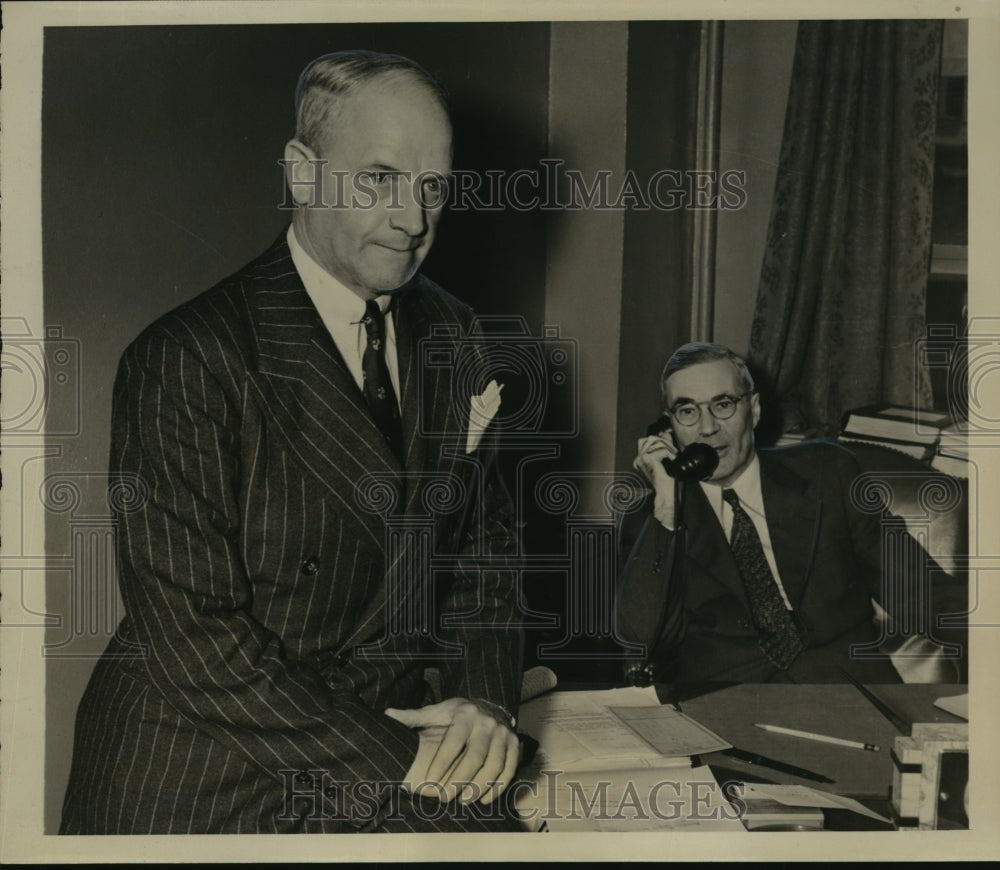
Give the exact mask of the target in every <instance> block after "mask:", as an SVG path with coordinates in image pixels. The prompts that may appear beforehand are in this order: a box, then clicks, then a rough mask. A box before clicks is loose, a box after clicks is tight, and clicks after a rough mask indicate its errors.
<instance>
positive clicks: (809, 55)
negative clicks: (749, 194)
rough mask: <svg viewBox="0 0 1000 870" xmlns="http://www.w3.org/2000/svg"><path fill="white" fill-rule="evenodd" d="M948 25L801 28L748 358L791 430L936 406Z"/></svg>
mask: <svg viewBox="0 0 1000 870" xmlns="http://www.w3.org/2000/svg"><path fill="white" fill-rule="evenodd" d="M941 36H942V22H940V21H931V20H902V21H807V22H801V23H800V24H799V29H798V36H797V42H796V50H795V58H794V64H793V72H792V84H791V89H790V93H789V100H788V109H787V112H786V116H785V128H784V138H783V142H782V150H781V158H780V165H779V168H778V177H777V182H776V186H775V196H774V202H773V205H772V210H771V220H770V227H769V233H768V241H767V248H766V252H765V256H764V263H763V267H762V271H761V279H760V285H759V289H758V297H757V305H756V310H755V314H754V321H753V326H752V331H751V338H750V354H749V356H750V359H751V362H752V363H754V364H755V366H756V367H757V368H758V369H759V370H762V371H763V373H764V374H765V375H766V376H768V377H769V378H770V379H771V380H772V387H773V388H774V389H775V390H776V392H777V394H778V397H779V398H780V400H781V404H782V408H783V413H784V417H785V421H784V423H785V429H786V430H788V429H798V430H807V431H811V432H816V433H818V434H827V435H833V434H836V432H837V430H838V428H839V423H840V419H841V415H842V414H843V412H844V411H846V410H849V409H851V408H855V407H858V406H861V405H866V404H871V403H874V402H892V403H898V404H905V405H916V406H919V407H930V405H931V389H930V380H929V377H928V373H927V371H926V368H925V367H923V366H921V365H920V363H919V360H917V359H916V349H917V344H916V342H917V339H919V338H920V337H922V336H923V334H924V322H925V297H926V289H927V272H928V265H929V261H930V246H931V205H932V190H933V168H934V138H935V123H936V117H937V88H938V79H939V74H940V70H939V67H940V53H941Z"/></svg>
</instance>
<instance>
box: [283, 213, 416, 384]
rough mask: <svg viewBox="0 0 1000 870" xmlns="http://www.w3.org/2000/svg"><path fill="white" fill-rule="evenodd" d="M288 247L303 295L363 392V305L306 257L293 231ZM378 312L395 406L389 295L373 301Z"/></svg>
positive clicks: (393, 332)
mask: <svg viewBox="0 0 1000 870" xmlns="http://www.w3.org/2000/svg"><path fill="white" fill-rule="evenodd" d="M288 247H289V249H290V250H291V252H292V262H293V263H294V264H295V268H296V270H297V271H298V273H299V277H301V278H302V284H303V286H305V288H306V293H308V294H309V298H310V299H311V300H312V302H313V305H315V306H316V310H317V311H319V316H320V319H321V320H322V321H323V325H324V326H326V328H327V331H328V332H329V333H330V335H331V336H332V337H333V341H334V344H336V345H337V350H339V351H340V355H341V356H342V357H343V358H344V362H345V363H347V368H348V369H349V370H350V372H351V375H352V376H353V377H354V381H355V383H357V385H358V389H359V390H361V391H362V392H364V378H363V375H362V366H361V360H362V357H363V356H364V352H365V346H366V345H367V344H368V336H367V335H366V333H365V327H364V324H363V323H362V322H361V318H363V317H364V316H365V302H364V300H363V299H362V298H361V297H360V296H358V294H357V293H355V292H353V291H352V290H350V289H349V288H347V287H345V286H344V285H343V284H341V283H340V282H339V281H338V280H337V279H336V278H334V277H333V275H331V274H330V273H329V272H327V271H326V269H324V268H323V267H322V266H321V265H320V264H319V263H317V262H316V261H315V260H314V259H313V258H312V257H310V256H309V254H307V253H306V251H305V249H304V248H303V247H302V245H300V244H299V240H298V239H297V238H296V237H295V227H294V226H290V227H289V228H288ZM375 301H376V302H377V303H378V306H379V308H381V309H382V313H383V314H385V363H386V366H388V368H389V378H390V379H391V380H392V388H393V390H395V392H396V402H397V403H398V402H399V364H398V362H397V357H396V327H395V324H394V322H393V316H392V312H391V311H388V312H387V309H388V307H389V303H390V302H391V301H392V297H391V295H390V294H387V293H383V294H381V295H380V296H376V297H375Z"/></svg>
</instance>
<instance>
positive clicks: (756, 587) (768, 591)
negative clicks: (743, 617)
mask: <svg viewBox="0 0 1000 870" xmlns="http://www.w3.org/2000/svg"><path fill="white" fill-rule="evenodd" d="M722 497H723V498H724V499H725V500H726V502H727V503H728V504H729V506H730V507H731V508H732V509H733V534H732V537H731V539H730V542H729V546H730V547H731V548H732V551H733V555H734V556H735V557H736V565H737V567H738V568H739V570H740V575H741V576H742V578H743V587H744V588H745V589H746V592H747V598H748V599H749V601H750V612H751V613H752V614H753V621H754V626H755V627H756V629H757V634H758V636H759V638H760V648H761V650H762V651H763V653H764V655H766V656H767V657H768V658H769V659H770V660H771V661H772V662H773V663H774V664H775V665H777V666H778V667H779V668H782V669H784V668H787V667H788V666H789V665H790V664H791V663H792V662H793V661H794V660H795V657H796V656H797V655H798V654H799V653H800V652H801V651H802V650H803V649H804V648H805V644H804V643H803V642H802V638H801V636H800V635H799V631H798V629H797V628H796V627H795V623H794V621H793V620H792V615H791V613H789V611H788V608H787V607H785V602H784V601H783V600H782V597H781V592H780V591H779V590H778V584H777V583H776V582H775V579H774V575H773V574H772V573H771V568H770V566H769V565H768V564H767V558H766V557H765V556H764V547H763V545H762V544H761V542H760V536H759V535H758V534H757V529H756V528H754V524H753V520H751V519H750V516H749V515H748V514H747V512H746V511H745V510H743V508H742V507H741V506H740V500H739V497H738V496H737V495H736V492H735V490H732V489H724V490H723V491H722Z"/></svg>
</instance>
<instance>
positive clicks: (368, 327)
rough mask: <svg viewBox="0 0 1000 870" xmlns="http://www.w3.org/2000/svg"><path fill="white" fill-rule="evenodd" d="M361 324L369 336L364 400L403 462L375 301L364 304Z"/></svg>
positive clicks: (382, 320) (380, 316)
mask: <svg viewBox="0 0 1000 870" xmlns="http://www.w3.org/2000/svg"><path fill="white" fill-rule="evenodd" d="M361 322H362V323H363V324H364V325H365V332H366V333H367V336H368V342H367V344H366V345H365V352H364V355H363V356H362V358H361V369H362V372H363V377H364V394H365V399H366V400H367V402H368V408H369V410H370V411H371V414H372V417H373V418H374V420H375V424H376V425H377V426H378V428H379V429H380V430H381V431H382V434H383V435H384V436H385V440H386V443H387V444H388V445H389V448H390V449H391V450H392V451H393V453H395V454H396V456H397V457H399V461H400V462H402V461H403V425H402V423H401V421H400V419H399V404H398V402H397V401H396V392H395V390H393V388H392V380H391V379H390V377H389V367H388V366H387V365H386V362H385V316H384V315H383V314H382V309H381V308H379V305H378V303H377V302H376V301H375V300H374V299H369V300H368V301H367V302H366V303H365V316H364V317H363V318H362V319H361Z"/></svg>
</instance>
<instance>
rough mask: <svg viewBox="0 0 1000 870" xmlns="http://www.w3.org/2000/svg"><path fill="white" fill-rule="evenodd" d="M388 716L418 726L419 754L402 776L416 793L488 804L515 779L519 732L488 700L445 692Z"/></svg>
mask: <svg viewBox="0 0 1000 870" xmlns="http://www.w3.org/2000/svg"><path fill="white" fill-rule="evenodd" d="M385 712H386V714H387V715H388V716H391V717H392V718H393V719H395V720H397V721H398V722H402V723H403V724H404V725H406V726H408V727H410V728H417V729H419V732H418V733H419V736H420V745H419V746H418V747H417V757H416V758H415V759H414V760H413V764H412V765H410V769H409V771H408V772H407V774H406V779H405V780H404V783H403V784H404V787H407V788H408V789H409V790H410V791H411V792H413V793H414V794H419V795H430V796H433V797H436V798H438V799H439V800H440V801H441V802H442V803H447V802H449V801H451V800H453V799H454V798H455V797H458V799H459V800H460V801H461V802H462V803H466V804H467V803H472V802H473V801H476V800H478V801H479V802H480V803H482V804H487V805H488V804H491V803H492V802H493V801H494V800H496V798H497V797H499V796H500V794H502V793H503V791H504V789H505V788H507V786H508V785H510V783H511V782H512V781H513V779H514V774H515V773H516V771H517V765H518V762H519V760H520V744H519V741H518V739H517V735H516V734H515V733H514V732H513V731H511V729H510V728H509V727H508V725H507V723H506V722H504V721H501V720H500V719H499V718H497V714H496V713H495V712H494V711H493V710H492V709H491V708H490V707H489V705H487V704H481V703H479V702H477V701H475V700H469V699H467V698H449V699H448V700H447V701H442V702H441V703H440V704H428V705H427V706H426V707H420V708H417V709H408V710H398V709H394V708H389V709H387V710H386V711H385Z"/></svg>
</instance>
